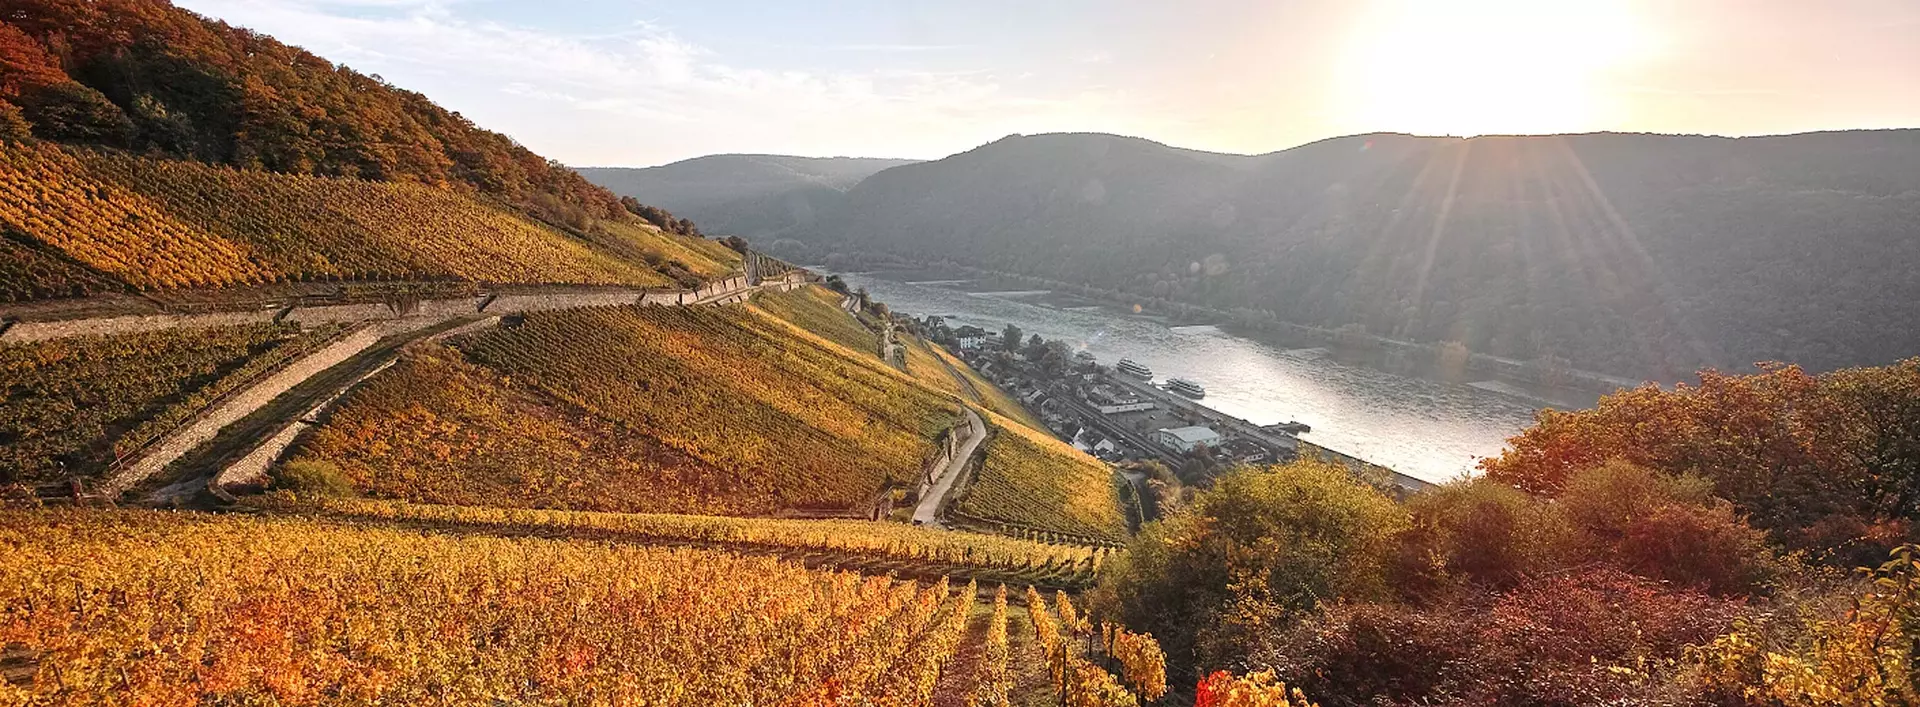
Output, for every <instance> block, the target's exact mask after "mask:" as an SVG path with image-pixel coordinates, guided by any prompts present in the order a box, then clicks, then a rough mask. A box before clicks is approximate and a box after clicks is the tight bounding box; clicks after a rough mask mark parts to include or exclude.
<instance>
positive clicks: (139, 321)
mask: <svg viewBox="0 0 1920 707" xmlns="http://www.w3.org/2000/svg"><path fill="white" fill-rule="evenodd" d="M279 313H280V310H275V309H261V310H256V311H251V312H214V313H209V314H152V315H145V316H131V317H97V318H93V319H71V320H66V321H54V322H13V326H10V327H7V328H6V332H5V333H0V342H6V343H9V344H24V343H31V342H35V341H49V340H53V339H65V338H69V337H75V336H109V335H126V334H138V333H142V332H149V331H163V330H166V329H193V328H209V327H222V326H239V325H244V324H271V323H273V321H274V319H275V317H276V316H277V315H278V314H279Z"/></svg>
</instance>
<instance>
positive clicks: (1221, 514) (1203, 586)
mask: <svg viewBox="0 0 1920 707" xmlns="http://www.w3.org/2000/svg"><path fill="white" fill-rule="evenodd" d="M1405 523H1406V516H1405V512H1404V511H1402V510H1401V509H1399V508H1398V507H1397V506H1396V505H1395V504H1394V502H1393V501H1392V500H1390V499H1388V498H1387V497H1385V496H1382V495H1381V494H1380V492H1379V491H1376V490H1374V489H1373V488H1371V487H1369V486H1366V485H1364V484H1361V483H1359V482H1357V481H1355V480H1354V479H1353V478H1352V477H1351V475H1350V474H1349V473H1348V472H1347V470H1346V469H1345V468H1344V467H1340V466H1336V465H1331V464H1325V463H1321V462H1317V461H1299V462H1295V463H1292V464H1289V465H1286V466H1280V467H1273V468H1271V469H1248V470H1242V471H1236V472H1230V473H1227V474H1225V475H1223V476H1221V477H1220V479H1219V480H1218V482H1217V485H1216V486H1215V488H1214V490H1213V491H1211V492H1209V493H1207V494H1205V495H1203V496H1200V497H1199V498H1198V499H1197V500H1196V501H1195V502H1194V503H1193V504H1192V505H1191V506H1189V507H1188V508H1186V509H1184V510H1182V511H1180V512H1179V513H1176V514H1174V515H1173V516H1172V517H1169V518H1167V519H1166V520H1163V521H1161V522H1157V523H1150V524H1148V525H1147V526H1146V528H1145V529H1144V530H1142V531H1141V533H1140V534H1139V535H1138V536H1136V537H1135V538H1134V540H1133V543H1132V544H1131V545H1130V546H1129V549H1128V552H1127V554H1126V555H1125V556H1124V558H1123V559H1120V560H1116V561H1114V562H1113V564H1112V565H1110V566H1109V567H1108V568H1107V569H1106V570H1105V571H1103V572H1102V578H1101V586H1100V588H1099V590H1098V591H1097V594H1096V605H1097V607H1098V609H1099V610H1100V611H1101V612H1102V614H1101V615H1102V616H1116V617H1118V618H1120V619H1122V620H1123V621H1124V622H1125V623H1126V625H1127V626H1128V627H1130V628H1132V629H1133V630H1136V631H1143V632H1147V633H1152V634H1153V635H1154V636H1156V637H1158V638H1159V639H1160V642H1161V644H1162V645H1163V646H1165V647H1166V650H1167V654H1168V656H1169V658H1170V661H1171V664H1172V665H1174V666H1177V667H1178V668H1180V669H1183V670H1191V669H1193V668H1195V667H1199V668H1203V669H1211V668H1217V667H1221V664H1222V662H1223V661H1224V660H1226V659H1227V658H1228V657H1229V656H1230V655H1231V654H1233V653H1234V652H1236V651H1238V650H1239V648H1240V647H1242V646H1244V645H1245V644H1246V643H1247V642H1248V641H1249V640H1251V639H1250V637H1251V636H1256V635H1259V634H1262V633H1265V632H1267V631H1271V630H1274V629H1276V628H1279V627H1282V626H1285V625H1286V624H1288V623H1289V622H1291V621H1293V620H1295V619H1296V618H1298V617H1300V616H1304V615H1306V613H1308V612H1311V611H1312V610H1313V609H1315V608H1316V607H1318V606H1320V604H1321V603H1323V602H1329V601H1334V600H1336V599H1340V598H1346V599H1364V598H1369V597H1379V596H1382V595H1384V594H1385V593H1386V591H1387V589H1386V584H1385V579H1384V577H1385V575H1384V565H1385V558H1386V556H1387V552H1388V547H1389V542H1390V540H1391V538H1392V537H1393V536H1394V534H1395V533H1396V532H1397V531H1398V530H1399V529H1400V528H1401V527H1402V526H1404V525H1405Z"/></svg>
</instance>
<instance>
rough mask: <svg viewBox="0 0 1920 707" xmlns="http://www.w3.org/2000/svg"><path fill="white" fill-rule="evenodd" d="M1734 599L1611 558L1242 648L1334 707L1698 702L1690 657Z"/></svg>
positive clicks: (1322, 623) (1386, 608)
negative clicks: (1495, 590) (1626, 567)
mask: <svg viewBox="0 0 1920 707" xmlns="http://www.w3.org/2000/svg"><path fill="white" fill-rule="evenodd" d="M1741 606H1742V605H1741V603H1740V602H1737V601H1730V600H1723V599H1716V598H1713V597H1710V596H1707V595H1705V594H1701V593H1698V592H1690V591H1676V590H1673V589H1670V588H1667V587H1665V586H1662V585H1661V584H1660V583H1658V582H1653V581H1649V580H1646V579H1644V578H1640V577H1635V576H1633V575H1630V574H1627V573H1624V572H1620V571H1618V570H1614V569H1609V568H1598V569H1590V570H1586V571H1578V572H1569V573H1562V574H1557V575H1553V576H1550V577H1542V578H1536V579H1531V580H1528V581H1527V582H1526V583H1524V584H1522V585H1520V586H1519V587H1516V588H1515V589H1514V590H1513V591H1510V592H1507V593H1505V594H1500V595H1491V596H1490V595H1467V594H1462V595H1458V596H1456V597H1453V598H1450V599H1449V600H1447V601H1445V602H1442V603H1440V604H1438V605H1435V606H1431V607H1427V608H1412V607H1406V606H1396V605H1380V604H1363V605H1336V606H1333V607H1330V608H1328V609H1327V610H1326V611H1325V612H1324V613H1322V614H1320V615H1318V616H1315V617H1313V618H1310V619H1307V620H1304V621H1301V622H1299V623H1298V624H1296V625H1295V626H1293V627H1292V628H1290V629H1288V630H1286V631H1284V632H1281V633H1278V634H1275V635H1274V636H1272V637H1271V638H1270V639H1269V640H1267V641H1264V642H1263V643H1262V644H1261V645H1260V646H1259V647H1258V648H1257V649H1255V650H1254V651H1252V652H1251V653H1250V654H1249V655H1248V657H1247V658H1246V663H1247V664H1248V665H1249V666H1250V667H1252V668H1255V669H1262V668H1264V669H1271V670H1273V671H1274V672H1275V673H1276V674H1277V675H1278V676H1279V678H1280V679H1282V680H1285V681H1287V682H1288V683H1289V684H1295V685H1299V686H1300V687H1301V689H1303V690H1305V691H1307V693H1308V694H1312V695H1314V697H1315V698H1316V699H1318V700H1320V702H1321V703H1322V704H1323V705H1326V706H1327V707H1334V706H1336V705H1352V706H1354V707H1359V706H1361V705H1369V706H1371V705H1433V704H1463V705H1591V704H1689V703H1691V702H1689V701H1687V700H1685V699H1680V693H1685V692H1686V691H1687V689H1688V688H1687V686H1686V683H1685V681H1684V680H1683V675H1684V670H1682V665H1681V662H1680V660H1681V659H1682V658H1683V657H1684V655H1685V652H1686V647H1687V646H1689V645H1696V644H1702V643H1705V642H1707V641H1709V640H1711V639H1712V638H1713V636H1715V635H1716V634H1718V633H1719V632H1720V631H1724V630H1726V628H1727V627H1728V626H1730V625H1732V624H1733V621H1734V617H1735V616H1736V615H1738V613H1739V611H1740V609H1741Z"/></svg>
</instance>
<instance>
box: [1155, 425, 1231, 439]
mask: <svg viewBox="0 0 1920 707" xmlns="http://www.w3.org/2000/svg"><path fill="white" fill-rule="evenodd" d="M1161 432H1165V433H1167V434H1170V435H1173V436H1175V437H1178V438H1180V441H1182V442H1205V441H1207V440H1210V439H1219V438H1220V433H1218V432H1214V431H1213V429H1212V428H1209V427H1200V426H1197V425H1196V426H1193V427H1174V428H1171V429H1164V430H1161Z"/></svg>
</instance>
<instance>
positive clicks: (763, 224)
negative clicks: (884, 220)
mask: <svg viewBox="0 0 1920 707" xmlns="http://www.w3.org/2000/svg"><path fill="white" fill-rule="evenodd" d="M914 162H916V160H897V159H878V158H863V157H789V156H783V155H709V156H706V157H697V158H694V159H690V160H683V161H680V162H675V163H673V164H668V165H661V166H659V167H646V168H625V167H583V168H580V170H579V171H580V174H582V175H584V176H585V177H586V178H587V179H589V180H591V181H592V182H593V183H595V184H598V185H600V186H602V187H606V188H607V189H609V190H611V191H613V192H614V193H616V194H620V195H622V196H630V197H634V198H636V199H639V200H640V201H643V202H646V203H649V204H656V205H659V206H661V207H663V208H666V209H669V210H671V211H673V212H675V213H677V214H680V215H682V216H685V217H687V218H691V219H693V220H694V221H696V222H698V223H699V224H700V225H701V226H702V227H703V228H705V229H706V230H707V231H710V232H713V233H726V234H736V235H741V236H746V237H749V238H756V239H771V238H773V237H777V236H778V235H780V234H781V233H783V232H785V231H786V230H788V229H791V228H793V227H795V226H801V225H807V224H811V223H814V222H815V221H816V220H818V219H819V218H820V217H821V216H823V215H825V214H828V213H831V212H833V211H835V210H837V209H839V208H840V207H841V202H842V196H841V195H842V194H843V193H844V192H845V191H846V190H848V189H850V188H852V187H853V186H854V185H855V184H858V183H860V180H862V179H866V178H867V177H868V176H870V175H872V174H874V173H875V172H879V171H881V170H884V169H888V168H890V167H897V166H900V165H906V164H913V163H914Z"/></svg>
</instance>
